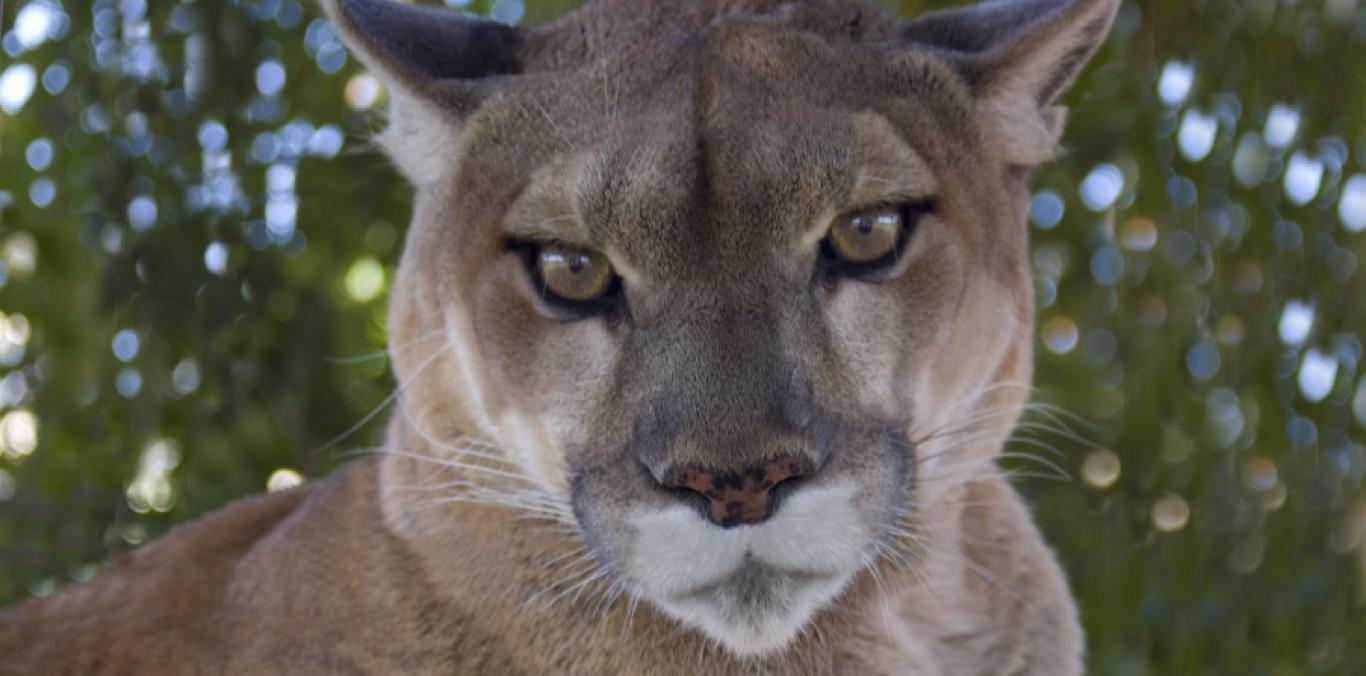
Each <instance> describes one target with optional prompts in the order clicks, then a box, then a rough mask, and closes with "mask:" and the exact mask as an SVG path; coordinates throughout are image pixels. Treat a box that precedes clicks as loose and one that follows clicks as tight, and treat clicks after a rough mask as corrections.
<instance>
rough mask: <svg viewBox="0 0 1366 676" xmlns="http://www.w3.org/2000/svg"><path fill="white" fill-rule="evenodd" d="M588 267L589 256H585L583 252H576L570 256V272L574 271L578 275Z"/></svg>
mask: <svg viewBox="0 0 1366 676" xmlns="http://www.w3.org/2000/svg"><path fill="white" fill-rule="evenodd" d="M586 267H588V257H587V256H584V255H583V254H575V255H573V256H570V257H569V271H570V272H572V273H574V274H576V275H577V274H579V273H580V272H583V269H584V268H586Z"/></svg>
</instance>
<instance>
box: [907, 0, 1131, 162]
mask: <svg viewBox="0 0 1366 676" xmlns="http://www.w3.org/2000/svg"><path fill="white" fill-rule="evenodd" d="M1119 4H1120V0H988V1H987V2H981V3H978V4H975V5H970V6H967V7H959V8H953V9H947V10H942V11H938V12H930V13H928V14H925V15H923V16H921V17H918V18H916V19H915V20H913V21H910V22H908V23H906V24H904V25H903V26H902V31H901V34H902V37H903V38H904V39H906V40H908V41H910V42H912V43H914V44H916V45H918V46H923V47H929V48H931V49H934V50H936V51H938V52H941V53H942V54H944V55H945V57H946V58H948V59H949V61H950V62H951V63H952V64H953V65H954V66H955V67H956V68H957V70H958V71H959V73H961V74H962V75H963V78H964V80H966V81H967V83H968V86H969V87H970V88H971V90H972V92H973V95H974V97H975V99H976V100H977V102H978V108H979V114H981V115H982V116H983V117H984V118H986V120H987V123H988V125H989V126H990V128H991V129H992V131H993V132H994V134H995V136H996V138H994V139H993V141H995V144H996V146H997V147H998V148H1000V150H1001V152H1002V153H1003V155H1004V160H1005V161H1006V162H1007V163H1009V164H1014V165H1025V166H1032V165H1035V164H1039V163H1040V162H1044V161H1047V160H1049V159H1051V158H1052V156H1053V154H1054V152H1055V149H1056V147H1057V143H1058V140H1059V139H1060V138H1061V137H1062V131H1063V127H1064V126H1065V124H1066V119H1067V110H1066V108H1064V107H1062V106H1058V105H1055V104H1056V101H1057V99H1058V97H1059V96H1060V95H1061V94H1062V93H1063V92H1064V91H1066V90H1067V88H1068V86H1070V85H1071V84H1072V81H1073V80H1075V79H1076V76H1077V73H1079V72H1080V71H1081V69H1082V67H1083V66H1085V65H1086V62H1087V61H1089V60H1090V58H1091V56H1092V55H1094V54H1095V52H1096V50H1097V49H1099V48H1100V45H1101V44H1102V43H1103V42H1104V40H1105V36H1106V34H1108V33H1109V30H1110V25H1111V24H1112V23H1113V22H1114V18H1115V13H1116V12H1117V11H1118V10H1119Z"/></svg>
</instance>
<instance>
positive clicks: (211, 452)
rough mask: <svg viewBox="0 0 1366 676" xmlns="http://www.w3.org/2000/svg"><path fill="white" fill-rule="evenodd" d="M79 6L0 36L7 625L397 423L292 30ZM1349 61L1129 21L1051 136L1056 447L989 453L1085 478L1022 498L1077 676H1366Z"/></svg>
mask: <svg viewBox="0 0 1366 676" xmlns="http://www.w3.org/2000/svg"><path fill="white" fill-rule="evenodd" d="M573 4H577V3H573V2H536V3H534V8H533V11H531V12H529V13H528V15H527V16H526V17H524V18H525V20H527V21H539V20H545V19H548V18H551V17H553V16H554V15H556V14H557V13H559V12H560V11H563V10H564V9H566V8H567V7H568V6H570V5H573ZM886 4H887V5H888V6H889V8H891V9H893V10H894V11H898V12H903V13H907V14H913V13H915V12H918V11H921V10H922V9H925V8H926V7H928V6H942V5H947V4H953V3H948V2H925V3H922V2H888V3H886ZM64 5H65V7H64V8H63V4H62V3H58V2H57V0H28V1H27V2H15V3H7V4H5V5H4V10H3V13H0V25H3V26H5V27H7V28H6V30H5V32H4V38H3V47H4V49H5V52H6V57H5V58H4V60H3V61H0V107H2V108H3V109H4V110H3V112H0V177H3V181H2V182H0V263H2V264H3V275H0V279H3V280H4V281H3V286H0V310H3V312H4V313H5V314H4V321H3V322H2V323H0V364H2V365H3V367H4V368H3V371H0V375H3V380H0V408H2V409H3V411H4V413H3V417H0V571H3V574H0V601H10V600H14V599H16V598H19V597H21V596H23V595H25V594H30V593H31V594H46V593H50V592H51V590H52V589H53V588H54V587H55V586H57V585H60V584H66V583H68V582H69V581H70V580H72V579H84V578H86V577H88V576H90V575H92V574H94V573H95V572H96V571H97V570H98V568H99V567H101V566H103V565H105V564H107V562H109V561H110V560H111V559H112V557H114V556H115V555H117V553H118V552H121V551H125V550H127V549H129V548H130V547H132V546H135V545H136V544H138V543H141V542H143V541H145V540H146V539H148V538H151V537H155V536H156V535H157V534H159V533H161V532H163V531H164V530H165V529H166V528H168V527H169V526H170V525H172V524H173V523H175V522H178V521H182V520H185V519H188V518H191V517H194V516H196V515H199V514H202V513H204V512H206V511H208V510H211V509H213V508H215V507H217V506H219V505H221V504H223V503H225V502H227V501H228V500H230V499H232V498H235V497H239V496H242V495H247V494H251V493H255V492H259V491H261V490H264V489H265V487H266V483H267V479H268V477H271V476H272V474H273V473H275V472H276V471H277V470H280V469H289V470H293V471H297V472H299V473H301V474H302V475H304V476H318V475H320V474H323V473H325V472H327V471H328V469H329V468H331V467H333V466H335V465H336V464H337V463H338V462H340V461H342V460H344V457H345V456H346V455H347V452H346V451H351V450H363V449H364V447H366V446H369V445H372V444H374V443H376V442H377V441H378V439H379V422H380V421H382V419H383V416H382V415H379V416H374V417H368V415H367V414H369V413H370V412H371V411H373V410H375V409H376V407H377V406H380V405H381V404H383V403H384V400H385V398H386V397H387V395H388V394H389V392H390V391H391V388H392V382H391V379H390V376H389V374H388V370H387V364H386V362H385V361H384V359H383V358H382V357H380V356H378V355H376V354H375V352H376V351H378V350H381V349H382V347H383V343H384V339H385V331H384V315H383V306H384V302H383V294H382V291H383V286H382V284H383V281H384V280H386V279H387V278H388V275H389V273H390V272H391V271H392V267H393V265H394V263H395V262H396V260H397V250H398V247H399V244H400V242H401V238H402V234H403V228H404V225H405V224H406V222H407V217H408V200H409V198H410V190H409V189H408V188H407V187H406V186H405V185H403V183H402V182H401V180H400V179H399V178H398V177H397V175H396V174H395V172H394V171H392V170H391V169H389V168H388V166H387V164H386V163H385V161H384V160H383V159H382V158H381V157H380V156H379V155H378V154H377V153H375V152H373V151H372V150H371V148H370V146H369V145H368V143H367V138H368V136H369V133H370V132H371V131H372V130H373V128H374V125H375V124H376V123H375V121H374V109H375V108H376V105H375V104H376V101H375V92H374V91H373V89H372V85H373V82H372V81H371V80H368V79H367V78H366V77H364V76H362V75H360V71H359V69H358V68H357V66H356V64H355V63H354V61H351V60H348V59H347V58H346V56H345V55H344V53H343V52H342V51H341V48H340V45H339V44H338V43H337V41H336V40H335V38H334V37H333V36H332V35H331V34H330V32H329V29H328V28H327V27H326V26H325V23H324V22H322V21H321V20H320V19H318V18H317V16H316V10H315V8H314V6H313V4H312V3H311V2H301V1H300V0H231V1H221V2H209V1H206V0H198V1H194V0H184V1H182V2H169V1H168V2H155V3H146V2H143V0H122V1H115V0H94V1H93V2H89V3H87V2H76V1H75V0H64ZM494 5H495V6H494V7H492V8H490V7H489V6H488V4H487V3H476V6H475V7H474V8H473V9H475V10H476V11H487V10H490V9H492V10H493V11H494V12H495V13H498V12H514V13H515V10H517V9H518V7H520V3H518V2H515V0H501V1H500V2H498V3H494ZM38 6H42V7H49V8H55V11H52V12H47V13H44V16H46V17H48V18H50V19H52V21H53V23H49V24H37V23H33V22H34V21H37V20H41V19H42V17H38V18H37V19H35V17H37V14H33V12H35V11H38V12H41V11H42V10H34V9H33V8H34V7H38ZM25 12H28V13H29V14H28V15H27V16H20V15H22V14H24V13H25ZM16 18H19V19H20V20H19V21H18V23H16ZM25 21H28V22H29V23H28V24H25ZM35 27H36V28H35ZM39 28H41V30H39ZM49 35H50V36H51V39H46V40H38V38H39V37H46V36H49ZM35 43H38V44H35ZM1364 57H1366V3H1360V2H1358V1H1357V0H1324V1H1323V2H1298V3H1296V2H1279V1H1277V0H1246V1H1244V2H1230V1H1228V0H1143V1H1140V2H1131V3H1129V4H1127V5H1126V6H1125V7H1124V9H1123V11H1122V13H1121V16H1120V19H1119V21H1118V24H1117V26H1116V29H1115V31H1114V33H1113V35H1112V36H1111V39H1110V40H1109V42H1108V43H1107V45H1106V47H1105V48H1104V50H1103V51H1102V52H1101V54H1100V55H1099V56H1098V58H1097V60H1096V62H1095V63H1094V64H1093V66H1092V67H1091V68H1090V69H1089V70H1088V72H1087V73H1086V75H1085V76H1084V77H1083V78H1082V80H1081V81H1080V82H1079V83H1078V86H1077V89H1076V90H1075V92H1074V93H1073V95H1072V96H1071V97H1070V99H1069V103H1070V104H1071V105H1072V107H1073V109H1074V114H1073V116H1072V122H1071V125H1070V129H1069V132H1068V135H1067V137H1066V143H1065V145H1066V147H1067V152H1066V154H1065V155H1064V156H1063V157H1062V158H1061V159H1060V160H1059V161H1058V162H1056V163H1054V164H1052V165H1050V166H1049V167H1047V168H1046V169H1044V170H1042V171H1041V172H1040V173H1039V175H1038V177H1037V179H1036V182H1035V184H1036V190H1037V191H1038V192H1037V193H1036V197H1035V201H1034V208H1033V210H1032V211H1033V223H1034V225H1033V226H1032V227H1033V228H1034V240H1035V264H1036V265H1035V267H1036V272H1037V280H1038V291H1039V298H1040V302H1039V306H1040V307H1039V322H1040V327H1041V331H1040V340H1039V343H1038V355H1039V356H1038V392H1037V394H1036V397H1035V399H1036V401H1039V402H1042V403H1046V404H1049V405H1052V406H1056V407H1058V408H1059V409H1060V410H1062V411H1066V413H1052V412H1051V411H1052V409H1048V410H1040V411H1036V412H1035V413H1034V414H1033V415H1032V416H1031V419H1032V420H1035V421H1038V422H1051V421H1050V417H1052V416H1054V415H1056V416H1061V417H1063V418H1064V419H1065V420H1067V421H1068V422H1069V425H1070V426H1071V427H1072V428H1073V429H1075V430H1076V431H1077V432H1078V435H1077V437H1075V438H1074V437H1072V436H1070V435H1066V434H1060V433H1058V432H1056V431H1044V430H1039V429H1033V428H1031V429H1025V430H1023V431H1022V432H1021V434H1020V435H1019V436H1018V441H1017V442H1016V443H1015V444H1013V445H1012V447H1013V448H1018V449H1019V450H1021V451H1026V452H1031V453H1036V454H1038V455H1039V456H1040V457H1041V458H1046V459H1049V460H1050V461H1051V462H1055V463H1056V464H1058V465H1060V466H1061V468H1062V469H1064V470H1066V471H1067V472H1068V473H1069V474H1071V475H1072V476H1074V477H1076V478H1075V479H1074V480H1071V481H1061V482H1059V481H1049V480H1046V479H1045V478H1040V477H1036V476H1035V475H1036V474H1038V473H1040V472H1041V471H1042V472H1043V473H1052V470H1051V469H1050V468H1047V467H1043V466H1042V465H1041V463H1040V462H1039V460H1036V459H1030V458H1016V459H1011V460H1008V461H1007V462H1008V464H1011V466H1012V467H1015V468H1017V469H1019V470H1020V472H1021V477H1020V485H1021V487H1022V489H1023V490H1024V491H1025V492H1026V493H1027V494H1028V495H1029V496H1030V498H1031V500H1032V501H1033V502H1034V504H1035V505H1036V508H1037V512H1038V514H1039V518H1040V520H1041V522H1042V524H1043V527H1044V529H1045V531H1046V532H1047V534H1048V537H1049V540H1050V542H1051V543H1053V544H1054V546H1055V547H1056V549H1057V550H1058V552H1059V554H1060V556H1061V557H1062V559H1063V560H1064V562H1065V564H1066V567H1067V569H1068V570H1069V571H1070V575H1071V578H1072V582H1073V585H1074V587H1075V591H1076V593H1077V595H1078V597H1079V599H1080V602H1081V607H1082V612H1083V619H1084V622H1085V625H1086V628H1087V632H1088V635H1089V641H1090V657H1089V659H1090V663H1091V667H1092V671H1093V672H1095V673H1101V674H1149V673H1152V674H1158V673H1162V674H1177V673H1181V674H1186V673H1240V674H1243V673H1249V674H1300V673H1306V674H1308V673H1364V672H1366V651H1363V650H1362V649H1361V648H1360V638H1361V637H1363V636H1366V617H1364V616H1363V612H1362V603H1363V599H1366V587H1364V586H1363V584H1362V581H1361V574H1362V573H1363V572H1364V571H1366V492H1363V490H1362V486H1361V482H1362V477H1363V474H1364V473H1366V448H1363V445H1362V442H1361V437H1362V434H1363V430H1366V378H1362V377H1361V374H1360V370H1361V363H1362V356H1363V355H1362V339H1361V336H1362V334H1363V329H1366V293H1363V292H1366V285H1364V284H1363V283H1362V273H1361V271H1360V270H1359V269H1358V268H1359V267H1360V262H1361V260H1362V258H1363V256H1366V234H1363V233H1361V232H1357V231H1359V230H1361V229H1362V226H1363V225H1366V177H1364V176H1363V172H1364V171H1366V170H1364V169H1363V168H1364V167H1366V112H1364V111H1366V86H1363V85H1364V84H1366V83H1363V81H1362V80H1363V77H1366V75H1363V72H1366V71H1363V69H1362V66H1363V65H1366V58H1364ZM26 68H29V69H31V71H27V72H29V73H30V74H31V75H32V77H33V80H34V82H35V91H34V92H33V93H32V95H31V97H29V98H27V100H26V101H22V102H20V103H18V104H15V105H10V104H11V103H12V102H13V101H15V100H18V99H17V98H16V96H15V94H16V92H21V91H22V87H21V86H20V85H22V84H23V80H24V73H25V72H26V71H25V70H24V69H26ZM16 69H17V70H16ZM1187 69H1188V70H1187ZM63 72H65V74H66V76H65V77H62V74H63ZM1183 73H1188V74H1190V75H1191V76H1192V77H1191V78H1190V80H1191V82H1192V83H1193V85H1192V86H1191V87H1190V88H1189V91H1186V92H1184V93H1183V91H1182V90H1183V89H1185V88H1184V87H1181V86H1180V85H1181V84H1182V82H1183V77H1182V75H1183ZM281 76H283V78H284V79H283V82H280V80H279V78H280V77H281ZM6 78H18V79H17V80H14V79H9V80H7V79H6ZM63 80H65V82H63ZM16 86H19V89H7V87H16ZM1178 95H1179V96H1178ZM1278 107H1279V108H1278ZM1277 111H1279V112H1277ZM1286 123H1289V124H1290V127H1291V128H1290V134H1289V135H1288V137H1287V138H1286V139H1285V142H1284V143H1280V142H1279V139H1278V138H1277V136H1278V132H1277V129H1283V128H1285V124H1286ZM338 150H339V151H340V152H338ZM1297 155H1298V159H1297V158H1296V156H1297ZM49 193H51V194H49ZM1088 199H1089V200H1090V202H1091V204H1090V205H1088V203H1087V200H1088ZM1059 206H1061V207H1062V213H1061V215H1060V216H1059V215H1058V214H1057V211H1058V207H1059ZM1055 221H1056V223H1055ZM1349 226H1350V227H1349ZM1354 228H1355V230H1354ZM1300 308H1303V310H1300ZM1297 320H1303V321H1299V322H1298V324H1299V325H1301V326H1300V328H1304V331H1297V330H1296V329H1297ZM1071 416H1077V417H1079V418H1080V419H1081V420H1082V421H1081V422H1075V421H1071ZM35 424H36V430H35V429H34V425H35ZM30 432H34V433H36V447H35V445H34V444H33V443H30V441H31V439H32V437H31V436H30ZM339 437H340V440H339V441H335V442H334V441H333V440H334V439H338V438H339ZM1040 444H1041V445H1044V446H1047V447H1048V450H1043V451H1040V450H1039V448H1038V447H1037V445H1040ZM1054 452H1056V453H1057V454H1058V455H1056V456H1055V455H1052V453H1054ZM286 479H288V474H287V473H285V474H276V475H275V481H277V482H278V481H283V480H286Z"/></svg>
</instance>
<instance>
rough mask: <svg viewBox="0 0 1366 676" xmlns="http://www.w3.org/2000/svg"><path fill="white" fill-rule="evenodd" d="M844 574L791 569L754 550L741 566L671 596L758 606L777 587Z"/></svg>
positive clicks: (823, 580) (815, 581)
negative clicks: (766, 560) (762, 557)
mask: <svg viewBox="0 0 1366 676" xmlns="http://www.w3.org/2000/svg"><path fill="white" fill-rule="evenodd" d="M840 577H841V574H840V573H835V572H822V571H804V570H788V569H784V568H782V567H780V566H774V565H771V564H767V563H764V562H762V561H760V560H759V559H758V558H757V557H755V556H754V555H753V554H748V555H746V556H745V560H744V562H743V563H741V564H740V566H739V567H737V568H736V569H735V570H733V571H731V572H730V573H727V574H726V575H724V576H722V577H721V578H720V579H718V580H716V581H715V582H709V583H706V584H703V585H700V586H697V587H694V588H692V589H688V590H686V591H683V592H680V593H676V594H670V595H669V600H670V601H676V602H679V603H689V602H699V601H700V602H708V601H716V600H718V599H721V598H725V597H730V598H738V599H741V600H744V601H747V602H749V603H750V604H752V605H756V606H757V605H763V604H764V602H765V601H766V599H767V598H768V597H769V596H770V595H771V593H772V591H773V590H774V589H776V588H779V587H801V586H805V585H809V584H817V583H820V582H832V581H834V580H837V579H839V578H840Z"/></svg>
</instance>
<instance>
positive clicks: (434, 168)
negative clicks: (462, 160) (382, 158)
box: [376, 87, 460, 188]
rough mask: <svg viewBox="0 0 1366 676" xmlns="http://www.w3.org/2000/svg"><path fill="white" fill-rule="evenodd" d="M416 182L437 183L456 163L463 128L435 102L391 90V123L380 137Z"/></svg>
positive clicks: (399, 89) (396, 162)
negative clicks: (436, 106) (431, 102)
mask: <svg viewBox="0 0 1366 676" xmlns="http://www.w3.org/2000/svg"><path fill="white" fill-rule="evenodd" d="M376 140H377V141H378V142H379V144H380V145H381V146H382V147H383V148H384V150H385V152H386V153H387V154H388V155H389V157H390V159H392V160H393V161H394V164H396V165H398V168H399V169H400V170H401V171H402V172H403V175H404V176H406V177H407V178H408V180H409V181H410V182H412V184H413V185H415V186H417V187H419V188H423V187H430V186H432V185H435V184H436V183H437V182H438V180H439V179H440V178H441V177H442V176H444V175H445V174H446V172H448V171H450V170H451V168H453V167H454V166H455V164H456V160H457V158H458V155H459V149H460V127H459V124H458V123H457V122H455V120H453V119H451V117H450V116H448V115H445V114H442V113H441V112H439V111H437V110H435V108H434V107H433V105H432V104H430V103H426V102H424V101H422V100H420V99H418V98H417V97H415V96H410V95H408V94H407V93H405V92H404V91H403V90H402V89H401V88H399V87H390V89H389V126H388V127H387V128H385V130H384V132H383V133H381V134H380V135H379V136H378V137H377V139H376Z"/></svg>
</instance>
